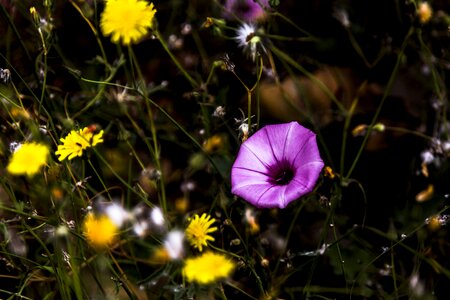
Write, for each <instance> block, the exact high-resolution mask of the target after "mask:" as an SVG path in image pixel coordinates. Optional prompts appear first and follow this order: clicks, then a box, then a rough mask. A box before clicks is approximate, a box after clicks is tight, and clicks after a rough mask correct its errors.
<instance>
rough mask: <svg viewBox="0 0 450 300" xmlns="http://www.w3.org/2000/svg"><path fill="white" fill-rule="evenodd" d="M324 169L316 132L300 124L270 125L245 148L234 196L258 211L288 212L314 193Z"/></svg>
mask: <svg viewBox="0 0 450 300" xmlns="http://www.w3.org/2000/svg"><path fill="white" fill-rule="evenodd" d="M323 166H324V163H323V161H322V159H321V158H320V153H319V149H318V148H317V142H316V135H315V134H314V133H313V132H312V131H310V130H308V129H306V128H304V127H303V126H300V125H299V124H298V123H297V122H290V123H285V124H279V125H268V126H265V127H263V128H262V129H261V130H259V131H257V132H256V133H255V134H253V135H252V136H251V137H250V138H249V139H248V140H247V141H245V142H244V143H243V144H242V145H241V148H240V150H239V153H238V156H237V158H236V161H235V162H234V164H233V167H232V169H231V192H232V193H233V194H235V195H237V196H240V197H242V198H244V199H245V200H247V201H248V202H250V203H252V204H253V205H255V206H257V207H267V208H272V207H279V208H285V207H286V206H287V205H288V204H289V203H290V202H292V201H294V200H296V199H298V198H300V197H301V196H303V195H305V194H307V193H309V192H311V191H312V190H313V188H314V186H315V184H316V181H317V179H318V178H319V175H320V172H321V171H322V168H323Z"/></svg>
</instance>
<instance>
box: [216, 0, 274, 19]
mask: <svg viewBox="0 0 450 300" xmlns="http://www.w3.org/2000/svg"><path fill="white" fill-rule="evenodd" d="M259 2H260V3H261V4H259V3H258V2H256V1H255V0H227V1H226V2H225V9H226V12H225V13H224V17H225V18H227V19H233V18H234V16H237V17H238V18H240V19H242V20H244V21H245V22H255V21H259V20H262V19H264V18H265V17H266V16H267V14H266V12H265V11H264V8H265V9H268V8H269V7H270V6H269V1H268V0H262V1H259ZM261 5H262V6H261Z"/></svg>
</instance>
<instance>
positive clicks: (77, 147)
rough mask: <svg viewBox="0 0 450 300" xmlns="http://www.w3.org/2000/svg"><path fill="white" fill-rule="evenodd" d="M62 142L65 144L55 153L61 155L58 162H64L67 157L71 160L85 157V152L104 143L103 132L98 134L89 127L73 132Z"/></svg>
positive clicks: (59, 146)
mask: <svg viewBox="0 0 450 300" xmlns="http://www.w3.org/2000/svg"><path fill="white" fill-rule="evenodd" d="M60 141H61V142H63V144H62V145H58V150H57V151H56V152H55V154H56V155H59V158H58V160H59V161H63V160H64V159H66V157H68V159H69V160H71V159H72V158H74V157H76V156H81V155H83V150H86V149H87V148H89V147H94V146H95V145H97V144H98V143H102V142H103V130H102V131H100V132H99V133H96V134H94V133H93V131H92V130H91V129H89V127H85V128H83V129H80V130H78V131H76V130H72V131H71V132H70V133H69V134H68V135H67V136H66V137H65V138H61V139H60Z"/></svg>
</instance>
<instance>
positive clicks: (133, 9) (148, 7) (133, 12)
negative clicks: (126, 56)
mask: <svg viewBox="0 0 450 300" xmlns="http://www.w3.org/2000/svg"><path fill="white" fill-rule="evenodd" d="M155 13H156V9H154V6H153V3H150V4H148V3H147V2H146V1H143V0H107V1H106V4H105V10H104V11H103V13H102V15H101V19H100V28H101V30H102V32H103V34H104V35H105V36H106V35H112V36H111V40H112V41H113V42H114V43H118V42H120V40H122V44H123V45H129V44H130V43H136V42H137V41H138V40H140V39H141V38H142V37H143V36H144V35H146V34H147V32H148V29H149V28H152V27H153V18H154V17H155Z"/></svg>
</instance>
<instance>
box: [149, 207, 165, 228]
mask: <svg viewBox="0 0 450 300" xmlns="http://www.w3.org/2000/svg"><path fill="white" fill-rule="evenodd" d="M150 219H151V220H152V222H153V224H155V225H156V226H162V225H164V221H165V220H164V215H163V213H162V210H161V208H159V207H155V208H153V209H152V211H151V212H150Z"/></svg>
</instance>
